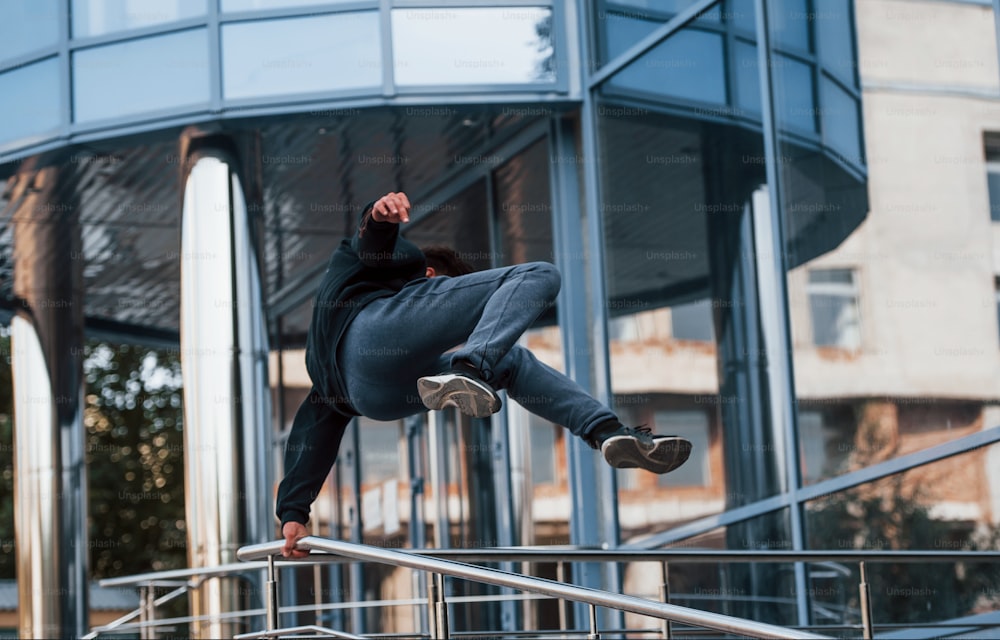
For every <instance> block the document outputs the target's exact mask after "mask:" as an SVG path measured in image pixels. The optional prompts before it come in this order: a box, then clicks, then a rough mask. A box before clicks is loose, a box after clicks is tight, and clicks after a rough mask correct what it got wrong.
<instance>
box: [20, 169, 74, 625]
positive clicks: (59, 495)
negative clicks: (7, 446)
mask: <svg viewBox="0 0 1000 640" xmlns="http://www.w3.org/2000/svg"><path fill="white" fill-rule="evenodd" d="M58 178H59V175H58V171H57V169H56V168H54V167H45V168H42V169H38V170H35V169H34V168H33V167H31V166H30V163H28V164H26V166H25V168H24V169H22V171H21V172H20V173H19V175H18V176H17V178H16V180H17V183H16V185H15V187H14V195H15V197H18V198H23V199H22V201H21V205H20V207H18V209H17V211H16V213H15V215H14V218H13V226H14V295H15V297H16V298H17V299H18V300H19V301H20V303H21V304H20V308H19V309H18V310H17V313H16V314H15V315H14V317H13V318H12V320H11V364H12V368H13V378H14V443H15V447H16V448H15V451H14V468H15V470H16V477H17V482H16V483H15V485H14V487H15V489H14V493H15V495H14V537H15V542H16V549H17V588H18V599H19V601H18V602H19V606H18V619H19V622H18V626H19V635H20V637H22V638H58V637H62V638H74V637H79V636H80V635H83V634H84V633H85V632H86V630H87V626H88V611H87V586H88V582H87V574H88V571H87V560H88V559H87V549H88V545H87V482H86V469H85V466H84V445H85V432H84V428H83V420H82V418H83V367H82V355H83V309H82V303H83V295H82V289H83V276H82V274H83V255H82V250H81V240H80V226H79V211H78V209H77V207H76V205H75V203H67V202H60V201H58V200H57V187H58Z"/></svg>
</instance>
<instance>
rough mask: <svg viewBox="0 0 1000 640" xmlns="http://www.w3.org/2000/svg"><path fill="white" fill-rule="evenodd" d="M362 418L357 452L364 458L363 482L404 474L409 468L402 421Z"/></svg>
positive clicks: (394, 477) (359, 425)
mask: <svg viewBox="0 0 1000 640" xmlns="http://www.w3.org/2000/svg"><path fill="white" fill-rule="evenodd" d="M359 420H360V423H359V424H358V429H359V431H358V433H359V434H360V442H359V443H358V444H359V446H358V451H359V454H358V455H359V457H360V458H361V477H362V483H364V484H366V485H367V484H375V483H380V482H384V481H385V480H392V479H398V478H405V477H406V473H407V470H406V469H405V468H404V457H403V456H401V455H400V441H401V439H402V437H403V433H402V422H401V421H396V422H377V421H375V420H369V419H368V418H359ZM456 468H457V467H456Z"/></svg>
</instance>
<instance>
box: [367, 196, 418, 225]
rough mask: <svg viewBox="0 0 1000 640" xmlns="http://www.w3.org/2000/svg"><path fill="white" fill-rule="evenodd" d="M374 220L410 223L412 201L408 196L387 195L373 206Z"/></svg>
mask: <svg viewBox="0 0 1000 640" xmlns="http://www.w3.org/2000/svg"><path fill="white" fill-rule="evenodd" d="M372 219H373V220H375V221H376V222H393V223H395V224H399V223H401V222H409V221H410V199H409V198H407V197H406V194H405V193H403V192H402V191H400V192H399V193H387V194H385V195H384V196H382V197H381V198H379V199H378V200H376V201H375V204H373V205H372Z"/></svg>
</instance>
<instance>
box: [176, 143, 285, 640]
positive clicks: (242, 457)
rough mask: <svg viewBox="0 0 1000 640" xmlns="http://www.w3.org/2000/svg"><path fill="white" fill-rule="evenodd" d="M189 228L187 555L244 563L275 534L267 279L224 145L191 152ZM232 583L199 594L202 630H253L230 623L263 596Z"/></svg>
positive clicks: (194, 599) (184, 244) (200, 560)
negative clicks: (241, 553)
mask: <svg viewBox="0 0 1000 640" xmlns="http://www.w3.org/2000/svg"><path fill="white" fill-rule="evenodd" d="M186 166H187V167H188V169H189V172H188V174H187V177H186V184H185V188H184V205H183V212H182V222H181V224H182V233H181V256H180V257H181V358H182V371H183V380H184V455H185V499H186V509H187V531H188V562H189V564H190V566H192V567H210V566H216V565H219V564H225V563H230V562H236V560H237V559H236V551H237V549H239V547H240V546H241V545H244V544H249V543H255V542H263V541H265V540H267V539H269V538H271V537H272V536H273V535H274V531H273V529H274V527H273V525H272V522H273V517H272V515H271V513H272V512H273V509H272V508H271V473H270V464H269V449H268V440H269V439H268V434H269V432H270V428H269V420H270V410H269V406H268V404H269V392H268V383H267V370H266V368H267V340H266V333H265V331H264V326H263V313H262V308H261V299H260V295H261V294H260V287H261V285H260V278H259V273H258V269H257V260H256V252H255V249H254V244H253V242H252V238H251V235H252V234H251V233H250V224H249V217H248V212H247V207H246V203H245V201H244V199H243V193H242V186H241V184H240V180H239V178H238V176H237V175H236V173H235V169H234V166H235V165H234V163H233V161H232V159H231V158H230V157H229V156H228V155H226V154H225V153H224V152H216V151H213V150H204V149H201V150H198V151H196V152H194V153H192V154H190V155H189V156H188V159H187V165H186ZM247 591H248V590H247V589H245V588H241V587H240V585H239V583H238V582H237V581H236V580H235V579H233V578H214V579H211V580H208V581H206V582H205V583H204V585H203V586H201V587H200V588H199V589H197V590H195V591H194V592H192V596H191V613H192V615H195V616H207V619H206V620H204V621H200V622H196V623H193V624H192V627H191V633H192V634H193V635H194V636H195V637H202V638H223V637H231V636H232V635H233V634H234V633H239V632H242V631H247V630H248V629H246V628H244V627H243V625H245V624H246V621H245V620H230V621H226V622H223V621H220V620H219V619H218V618H217V616H218V615H219V614H221V613H224V612H226V611H232V610H234V609H237V608H244V607H245V606H246V605H247V604H248V602H249V597H250V596H251V595H253V594H250V593H248V592H247Z"/></svg>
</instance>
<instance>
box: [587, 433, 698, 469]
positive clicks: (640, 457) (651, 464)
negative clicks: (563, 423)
mask: <svg viewBox="0 0 1000 640" xmlns="http://www.w3.org/2000/svg"><path fill="white" fill-rule="evenodd" d="M595 445H596V446H595ZM591 446H595V448H600V450H601V454H602V455H603V456H604V459H605V460H607V461H608V464H610V465H611V466H612V467H614V468H616V469H645V470H646V471H651V472H653V473H669V472H671V471H673V470H674V469H676V468H677V467H679V466H681V465H682V464H684V463H685V462H686V461H687V459H688V456H690V455H691V442H690V441H688V440H687V439H686V438H682V437H680V436H656V435H653V433H652V431H651V430H650V428H649V427H626V426H625V425H618V428H617V429H614V428H612V429H606V430H602V431H601V432H599V433H597V434H595V435H594V441H593V442H592V444H591Z"/></svg>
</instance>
